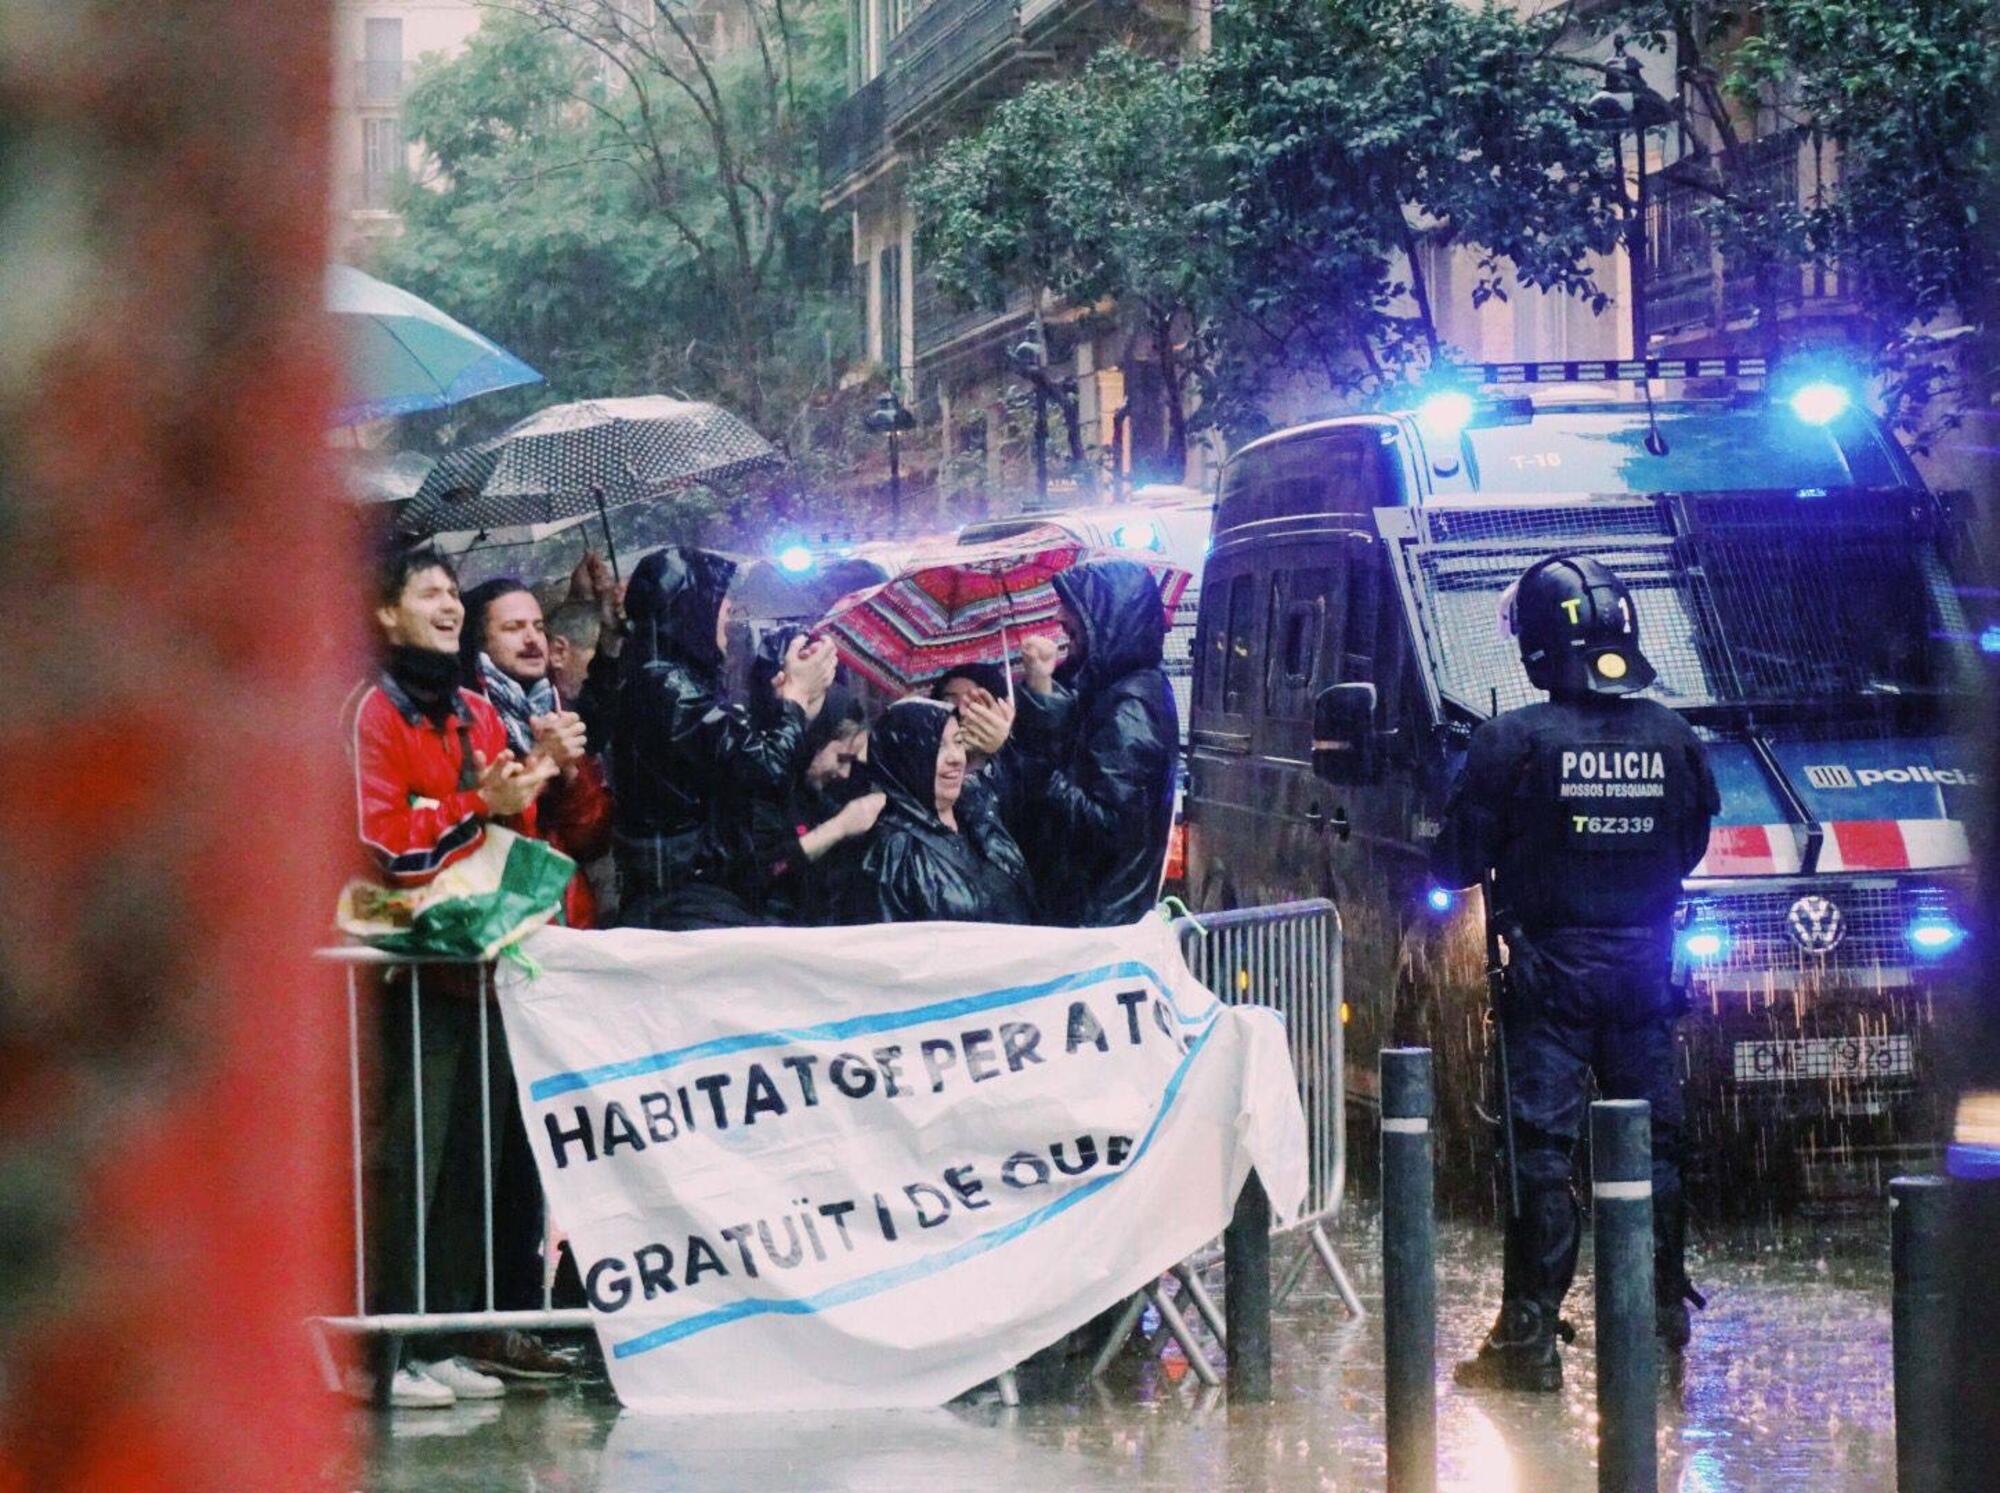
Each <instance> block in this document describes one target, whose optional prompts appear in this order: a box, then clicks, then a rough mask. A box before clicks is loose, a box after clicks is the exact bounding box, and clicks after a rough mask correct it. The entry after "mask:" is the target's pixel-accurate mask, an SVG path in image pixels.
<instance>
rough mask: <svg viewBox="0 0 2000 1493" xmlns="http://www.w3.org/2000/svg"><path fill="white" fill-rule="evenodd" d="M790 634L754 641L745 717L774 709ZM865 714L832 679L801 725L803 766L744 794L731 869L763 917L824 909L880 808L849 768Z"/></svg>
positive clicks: (825, 916) (796, 916)
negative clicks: (771, 787)
mask: <svg viewBox="0 0 2000 1493" xmlns="http://www.w3.org/2000/svg"><path fill="white" fill-rule="evenodd" d="M798 633H799V630H798V629H796V628H789V627H787V628H779V629H777V630H775V631H774V632H772V633H770V634H769V635H767V636H766V637H765V639H764V641H763V643H762V645H761V646H760V647H759V648H758V650H757V658H756V661H755V662H754V663H753V664H752V665H751V666H750V697H751V712H752V715H753V717H755V718H758V719H764V718H767V717H769V716H771V715H774V714H775V713H776V712H777V709H778V706H779V699H778V695H777V693H776V690H775V683H776V680H777V677H778V675H779V674H780V673H781V672H783V669H784V660H785V655H786V654H787V653H788V652H789V651H790V649H791V646H792V643H793V640H794V639H795V638H796V637H797V636H798ZM866 721H867V717H866V716H865V715H864V714H863V713H862V709H861V702H860V701H859V700H857V699H855V697H854V695H853V694H852V693H851V692H850V691H849V690H848V689H847V687H846V686H845V685H843V684H841V683H840V682H839V681H838V680H836V681H835V682H834V683H833V685H832V686H831V687H829V688H828V690H827V692H826V702H825V704H824V705H822V706H821V707H820V712H819V714H818V715H817V716H816V717H814V719H813V722H812V724H811V725H810V726H808V727H807V728H806V740H805V747H804V750H803V752H802V754H801V755H802V756H803V758H804V762H805V766H804V767H803V768H802V769H801V770H800V771H799V772H798V773H797V774H795V775H794V776H793V777H792V779H791V780H790V781H789V782H788V783H787V784H786V785H785V787H784V789H783V790H782V791H777V792H772V791H767V790H760V791H758V792H757V793H755V794H753V795H752V796H751V799H750V802H749V805H748V808H749V818H748V822H747V824H746V825H745V827H744V829H745V839H744V840H743V842H742V844H741V845H740V846H739V847H738V848H737V857H736V858H737V860H738V862H739V864H738V868H737V875H738V877H739V878H740V880H741V882H742V883H743V885H744V898H745V900H746V901H748V902H750V903H751V905H752V906H753V907H755V908H756V910H757V912H758V913H759V914H760V915H761V916H762V917H764V918H765V919H766V920H767V921H769V922H773V923H782V924H787V925H791V926H796V927H810V926H816V925H818V924H822V923H825V922H827V921H829V920H830V918H831V916H832V912H833V908H832V899H833V894H834V888H835V885H836V882H837V878H838V877H839V876H840V875H841V874H843V873H844V872H845V871H846V869H847V868H849V867H851V865H852V863H853V859H854V856H855V855H856V854H858V852H859V846H858V843H857V842H858V841H859V839H860V838H861V837H862V836H864V835H866V834H867V833H868V831H869V830H870V829H872V828H874V825H875V820H876V816H877V815H879V814H880V813H881V810H882V804H883V797H882V794H881V793H880V792H877V791H874V789H873V786H872V785H871V784H867V783H865V782H860V781H858V780H857V778H856V775H855V768H856V766H857V763H856V760H855V758H856V753H857V744H856V738H857V737H859V736H860V734H861V732H862V729H863V727H864V726H865V724H866Z"/></svg>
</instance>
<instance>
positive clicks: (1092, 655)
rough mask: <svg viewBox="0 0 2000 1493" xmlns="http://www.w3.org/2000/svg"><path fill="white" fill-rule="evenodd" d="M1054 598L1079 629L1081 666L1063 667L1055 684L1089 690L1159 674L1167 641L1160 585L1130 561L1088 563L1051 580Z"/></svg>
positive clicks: (1164, 610)
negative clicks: (1128, 677) (1143, 671)
mask: <svg viewBox="0 0 2000 1493" xmlns="http://www.w3.org/2000/svg"><path fill="white" fill-rule="evenodd" d="M1054 585H1055V592H1056V595H1057V596H1059V597H1061V598H1062V600H1063V601H1064V603H1065V604H1067V605H1068V607H1069V609H1070V610H1071V611H1073V612H1075V613H1076V615H1077V619H1078V620H1079V621H1081V622H1082V623H1083V633H1084V637H1083V663H1082V665H1081V666H1078V665H1077V664H1075V663H1074V662H1073V661H1065V663H1064V665H1063V667H1062V669H1061V670H1059V671H1058V672H1057V678H1059V679H1061V680H1062V681H1063V683H1065V684H1068V685H1072V686H1073V687H1076V688H1079V689H1084V690H1089V689H1091V688H1094V687H1098V686H1102V685H1106V684H1110V683H1112V682H1113V681H1114V680H1119V679H1123V678H1124V677H1125V676H1126V675H1127V674H1135V673H1137V672H1138V671H1139V670H1141V669H1157V668H1158V667H1159V666H1160V658H1161V655H1162V653H1163V651H1164V648H1165V645H1166V639H1167V617H1166V608H1165V606H1164V604H1163V603H1162V602H1161V600H1160V584H1159V582H1158V581H1156V580H1154V579H1153V573H1152V572H1151V571H1150V570H1148V569H1146V567H1145V566H1143V565H1140V564H1138V563H1137V562H1135V561H1132V560H1092V561H1091V562H1089V563H1088V564H1085V565H1078V566H1076V567H1075V568H1074V569H1071V570H1066V571H1064V572H1063V573H1062V574H1061V575H1059V576H1057V577H1056V578H1055V582H1054Z"/></svg>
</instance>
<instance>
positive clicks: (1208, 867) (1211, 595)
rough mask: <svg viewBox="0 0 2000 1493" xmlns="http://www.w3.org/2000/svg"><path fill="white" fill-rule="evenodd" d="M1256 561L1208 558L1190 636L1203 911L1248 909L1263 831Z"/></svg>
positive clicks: (1192, 880) (1240, 555)
mask: <svg viewBox="0 0 2000 1493" xmlns="http://www.w3.org/2000/svg"><path fill="white" fill-rule="evenodd" d="M1258 561H1259V555H1258V553H1257V552H1256V551H1255V550H1254V549H1246V550H1239V551H1238V552H1237V553H1235V554H1233V555H1230V556H1227V557H1225V558H1222V559H1212V560H1211V561H1210V562H1209V565H1208V567H1207V571H1206V573H1205V574H1204V575H1203V577H1202V589H1201V617H1200V620H1199V622H1198V623H1197V626H1196V630H1195V676H1194V709H1193V713H1192V719H1191V721H1190V724H1189V730H1188V752H1189V805H1188V873H1189V890H1190V892H1191V893H1192V894H1193V899H1194V904H1195V906H1197V907H1201V908H1211V909H1212V908H1220V907H1233V906H1240V905H1245V898H1244V893H1243V887H1244V886H1245V884H1246V881H1245V878H1246V877H1247V876H1249V875H1250V874H1251V868H1250V867H1249V866H1248V865H1247V864H1246V861H1247V860H1248V859H1250V858H1251V856H1252V854H1253V847H1254V846H1255V844H1256V841H1257V838H1258V835H1259V833H1260V829H1259V826H1258V823H1257V821H1258V818H1259V815H1258V814H1257V810H1256V802H1257V799H1256V790H1255V771H1254V767H1253V763H1252V757H1253V746H1254V739H1253V730H1254V721H1253V717H1252V712H1253V711H1254V709H1255V708H1256V706H1257V703H1258V701H1257V691H1256V688H1255V682H1256V680H1257V675H1258V669H1259V665H1260V663H1261V661H1262V658H1263V654H1264V641H1263V636H1262V627H1261V624H1262V622H1263V614H1262V611H1261V609H1260V607H1259V606H1258V601H1259V598H1260V593H1261V590H1262V585H1261V583H1262V580H1263V577H1262V573H1261V568H1260V566H1259V563H1258Z"/></svg>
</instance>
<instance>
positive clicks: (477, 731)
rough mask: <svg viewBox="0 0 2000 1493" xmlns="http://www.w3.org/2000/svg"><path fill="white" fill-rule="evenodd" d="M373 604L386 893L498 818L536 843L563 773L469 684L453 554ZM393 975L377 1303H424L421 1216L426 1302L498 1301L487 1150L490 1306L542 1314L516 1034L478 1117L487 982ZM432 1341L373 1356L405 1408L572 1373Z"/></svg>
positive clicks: (473, 1305)
mask: <svg viewBox="0 0 2000 1493" xmlns="http://www.w3.org/2000/svg"><path fill="white" fill-rule="evenodd" d="M375 601H376V607H375V619H376V621H377V623H378V624H379V625H380V627H381V629H382V635H383V640H384V643H385V644H386V649H385V654H384V659H383V668H382V672H381V674H380V675H379V677H378V678H377V679H376V680H375V682H374V683H373V684H372V685H371V686H369V687H368V688H367V689H365V690H364V691H363V692H362V693H361V696H360V698H359V701H358V703H357V705H356V707H355V715H354V725H353V752H354V775H355V802H356V810H357V813H358V815H359V830H360V837H361V842H362V844H363V845H364V846H365V847H367V849H368V850H369V851H371V852H372V854H373V857H374V860H375V863H376V868H377V870H378V871H379V872H380V874H381V875H382V876H383V877H385V878H386V879H387V880H388V881H389V882H391V883H392V884H395V885H399V886H420V885H422V884H423V883H425V882H427V881H429V880H430V879H431V878H432V877H434V876H436V875H437V874H438V872H440V871H442V870H443V869H445V868H446V867H447V866H450V865H452V864H454V863H455V862H457V861H459V860H462V859H463V858H464V857H466V856H468V855H470V854H471V853H472V852H473V851H474V850H476V849H477V848H478V847H479V845H480V843H481V841H482V840H483V839H484V838H485V835H486V827H487V826H488V825H489V824H496V823H497V824H504V825H506V826H507V827H509V828H511V829H515V830H518V831H520V832H522V833H525V834H533V833H535V831H536V808H537V799H538V798H540V797H541V795H542V794H543V792H544V790H545V789H546V788H547V787H548V786H549V785H550V784H551V783H552V782H554V781H555V780H556V778H557V777H558V776H559V775H560V772H561V768H560V766H559V765H558V763H557V762H556V761H554V760H553V759H552V758H551V757H549V756H548V755H547V754H546V753H544V752H541V751H538V750H536V749H534V748H533V747H532V746H531V748H530V750H529V751H528V752H526V753H520V752H516V751H515V750H514V749H513V748H512V746H511V745H510V743H509V741H508V736H507V730H506V727H505V726H504V725H503V723H502V721H501V718H500V716H499V715H498V713H497V712H496V711H495V710H494V708H493V706H492V705H491V704H489V703H488V702H487V701H486V700H485V699H484V698H482V697H481V696H479V695H477V694H474V693H472V692H471V691H469V690H465V689H462V688H460V687H459V656H458V645H459V633H460V631H461V629H462V627H463V624H464V621H465V607H464V605H463V603H462V602H461V601H460V600H459V595H458V580H457V577H456V576H455V575H454V574H453V572H452V568H451V564H450V562H449V561H448V560H446V559H445V558H444V556H443V555H441V554H440V553H438V552H437V551H436V550H434V549H429V548H422V549H416V550H406V551H402V552H400V553H397V554H394V555H391V556H389V557H388V558H387V559H386V560H385V561H384V563H383V566H382V569H381V571H380V574H379V576H378V591H377V595H376V598H375ZM396 973H398V974H399V975H400V976H401V978H400V979H394V980H392V981H389V982H385V988H384V990H383V992H382V1001H381V1010H380V1015H381V1018H382V1022H381V1045H380V1048H379V1058H380V1065H381V1075H380V1090H379V1097H380V1111H381V1112H380V1113H379V1114H378V1116H377V1132H376V1135H375V1137H374V1139H375V1144H374V1145H373V1147H372V1148H371V1149H372V1167H371V1170H372V1173H373V1180H374V1207H373V1209H372V1213H371V1217H370V1224H371V1230H370V1232H371V1238H370V1239H369V1240H368V1244H369V1255H370V1261H369V1271H368V1279H369V1283H370V1287H371V1291H372V1295H373V1301H372V1302H371V1305H372V1306H373V1308H374V1309H375V1310H377V1311H414V1310H417V1309H418V1306H419V1302H418V1297H417V1290H416V1281H417V1278H418V1277H417V1273H416V1264H417V1261H416V1249H415V1238H414V1236H415V1227H414V1223H413V1220H414V1218H415V1216H416V1214H417V1212H418V1211H419V1209H421V1211H422V1213H423V1217H424V1221H425V1225H426V1228H425V1250H424V1256H425V1259H424V1275H423V1280H424V1288H425V1289H424V1294H423V1299H422V1309H423V1310H425V1311H428V1312H440V1311H474V1310H478V1309H480V1308H482V1307H484V1306H485V1305H486V1304H487V1303H486V1299H485V1289H484V1272H483V1262H484V1254H483V1249H482V1246H483V1223H482V1211H483V1208H484V1205H485V1192H486V1189H485V1178H484V1175H483V1173H484V1170H485V1156H486V1154H487V1147H488V1146H489V1144H490V1147H491V1152H492V1156H493V1179H492V1200H493V1256H492V1258H493V1279H494V1294H493V1301H494V1304H495V1305H496V1306H499V1307H501V1308H503V1309H504V1308H507V1307H527V1306H530V1305H533V1304H534V1303H535V1302H536V1301H537V1300H538V1299H539V1294H540V1280H541V1258H540V1242H541V1205H540V1188H539V1184H538V1182H537V1179H536V1177H535V1168H534V1157H533V1153H532V1152H530V1151H529V1149H528V1142H527V1136H526V1134H525V1132H524V1131H523V1130H522V1128H521V1119H520V1110H519V1106H518V1105H517V1104H516V1103H515V1101H514V1075H513V1069H512V1065H511V1064H510V1062H509V1061H508V1058H507V1049H506V1041H505V1036H504V1033H503V1031H502V1029H501V1025H500V1022H499V1021H498V1020H497V1018H495V1017H494V1013H492V1012H491V1011H489V1012H488V1016H489V1020H488V1021H487V1022H486V1028H487V1031H488V1033H489V1035H490V1040H489V1042H488V1045H487V1051H486V1059H487V1083H486V1088H487V1092H488V1094H489V1096H490V1098H489V1105H488V1107H487V1108H486V1110H485V1111H484V1113H483V1114H482V1107H481V1103H480V1091H481V1084H480V1082H479V1062H480V1025H481V1024H480V1019H479V1017H480V1003H481V1001H482V999H483V998H484V995H485V992H486V990H487V982H486V980H485V978H484V976H483V975H482V974H481V973H480V972H478V971H475V970H469V969H462V968H454V967H444V968H439V967H437V966H431V967H429V968H424V967H421V966H418V967H412V968H410V969H407V970H403V971H398V972H396ZM419 1113H421V1115H422V1120H423V1124H422V1127H421V1131H419V1128H418V1126H417V1123H416V1122H417V1116H418V1114H419ZM486 1125H490V1132H489V1134H488V1135H483V1134H482V1133H481V1132H482V1129H483V1128H484V1127H485V1126H486ZM419 1134H421V1137H422V1142H423V1144H422V1154H421V1155H419V1154H418V1153H417V1147H416V1145H415V1139H416V1137H417V1136H418V1135H419ZM489 1135H490V1139H489ZM421 1341H422V1342H423V1343H424V1347H423V1348H422V1350H421V1351H422V1352H423V1353H424V1355H425V1356H424V1358H423V1359H421V1360H418V1361H413V1362H412V1363H410V1364H408V1365H407V1366H405V1367H403V1368H401V1369H398V1368H397V1367H396V1365H395V1361H394V1358H395V1355H394V1353H393V1352H391V1353H389V1354H387V1355H385V1357H384V1358H383V1360H381V1361H380V1362H378V1365H377V1368H378V1373H379V1374H380V1375H385V1376H388V1377H389V1386H390V1387H389V1390H388V1392H387V1393H388V1399H389V1401H390V1403H392V1404H396V1405H400V1406H405V1407H410V1408H419V1407H429V1406H441V1405H450V1404H452V1403H453V1402H454V1401H455V1400H456V1399H459V1398H468V1399H470V1398H489V1399H490V1398H493V1397H495V1396H498V1395H499V1394H501V1393H503V1392H504V1387H503V1385H502V1384H501V1383H500V1381H499V1380H498V1379H497V1378H495V1377H494V1376H493V1374H492V1373H490V1372H487V1370H488V1369H494V1370H498V1371H500V1372H505V1373H512V1374H515V1375H517V1376H521V1377H526V1376H528V1375H530V1374H532V1375H534V1376H536V1377H552V1376H553V1375H554V1374H556V1373H559V1372H561V1371H562V1370H563V1369H564V1368H565V1367H566V1365H565V1364H564V1362H563V1361H562V1360H560V1359H556V1358H555V1357H554V1356H553V1355H551V1354H549V1353H548V1352H547V1351H546V1350H545V1349H543V1348H541V1346H540V1345H539V1344H537V1343H535V1342H533V1341H532V1340H530V1339H527V1338H526V1337H524V1336H523V1335H522V1334H519V1333H513V1334H505V1335H502V1334H491V1335H488V1336H486V1337H484V1338H481V1339H478V1340H464V1341H461V1342H459V1343H457V1344H447V1343H444V1342H442V1341H441V1340H439V1339H435V1338H431V1339H424V1340H421ZM454 1349H457V1350H459V1351H456V1352H455V1351H454Z"/></svg>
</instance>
